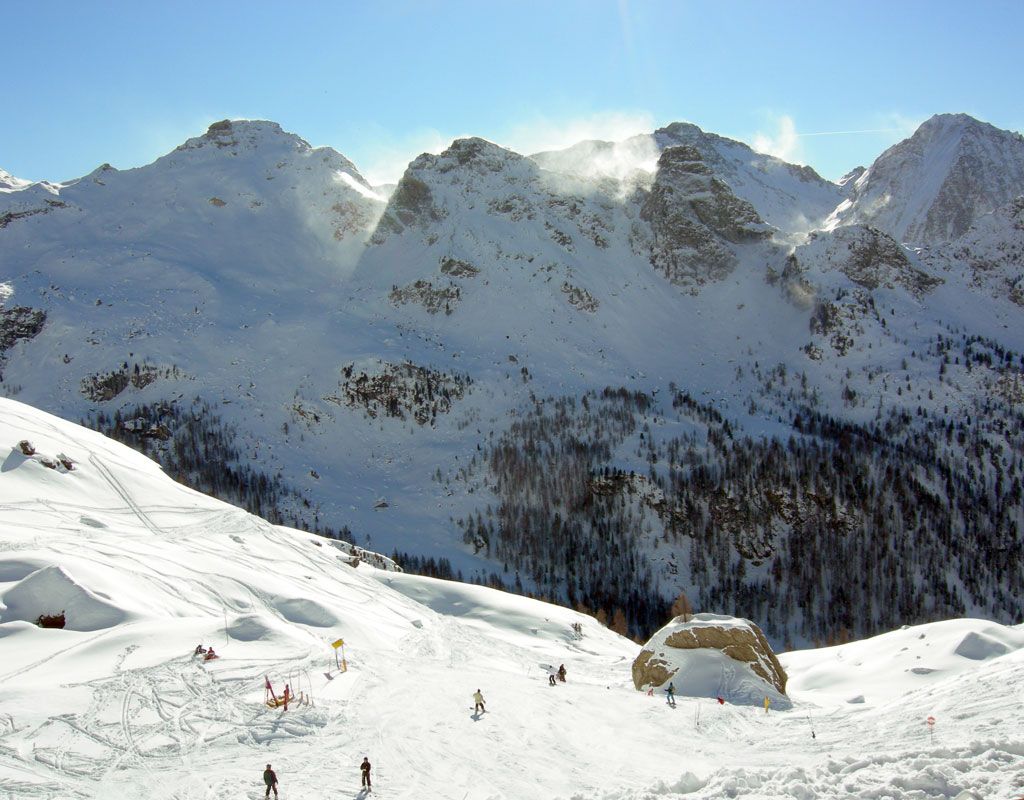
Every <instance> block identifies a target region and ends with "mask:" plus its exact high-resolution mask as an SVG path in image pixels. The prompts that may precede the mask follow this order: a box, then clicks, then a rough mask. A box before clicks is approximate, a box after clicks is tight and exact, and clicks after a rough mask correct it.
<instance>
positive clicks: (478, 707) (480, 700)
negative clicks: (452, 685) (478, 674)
mask: <svg viewBox="0 0 1024 800" xmlns="http://www.w3.org/2000/svg"><path fill="white" fill-rule="evenodd" d="M473 702H474V703H475V705H474V706H473V713H474V714H475V713H476V712H477V711H484V712H486V711H487V709H486V708H484V696H483V695H482V694H480V690H479V689H477V690H476V691H475V692H474V693H473Z"/></svg>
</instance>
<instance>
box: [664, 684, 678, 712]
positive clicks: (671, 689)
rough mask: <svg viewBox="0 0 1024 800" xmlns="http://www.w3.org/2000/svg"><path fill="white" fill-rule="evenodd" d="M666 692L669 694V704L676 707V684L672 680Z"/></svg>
mask: <svg viewBox="0 0 1024 800" xmlns="http://www.w3.org/2000/svg"><path fill="white" fill-rule="evenodd" d="M665 694H666V695H668V697H667V698H666V700H667V701H668V704H669V705H670V706H673V707H674V706H675V704H676V685H675V684H674V683H672V682H671V681H670V682H669V684H668V688H667V689H666V690H665Z"/></svg>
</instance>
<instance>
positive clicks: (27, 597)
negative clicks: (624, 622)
mask: <svg viewBox="0 0 1024 800" xmlns="http://www.w3.org/2000/svg"><path fill="white" fill-rule="evenodd" d="M0 437H2V438H0V602H2V606H0V686H2V693H0V798H5V799H6V798H19V799H20V798H27V799H31V800H37V799H39V800H41V799H42V798H48V799H49V798H53V799H56V798H62V799H63V798H101V797H102V798H147V799H148V798H168V799H170V798H175V800H186V799H189V800H192V799H198V798H204V799H206V800H213V799H214V798H217V799H218V800H222V799H225V800H226V799H228V798H230V799H231V800H234V799H235V798H238V799H239V800H241V798H249V797H261V796H262V795H263V787H262V780H261V773H262V770H263V767H264V765H265V764H266V763H268V762H269V763H272V764H273V766H274V769H275V770H276V771H277V774H278V776H279V778H280V781H281V785H280V789H281V797H282V798H284V799H285V800H292V799H293V798H294V799H295V800H297V799H298V798H327V797H342V798H345V797H360V796H361V793H360V790H359V771H358V765H359V762H360V761H361V760H362V758H363V756H364V755H366V756H368V757H369V758H370V761H371V762H372V763H373V767H374V770H373V776H374V792H373V794H374V795H375V796H378V797H385V798H456V799H457V800H459V799H461V800H469V799H470V798H477V800H485V799H487V800H519V799H520V798H524V799H525V798H534V797H545V798H565V799H566V800H569V799H570V798H572V799H573V800H583V798H588V799H589V798H602V800H627V799H628V800H639V799H640V798H665V799H666V800H672V799H673V798H694V799H696V798H718V797H738V798H750V799H751V800H753V799H754V798H782V797H787V798H789V797H792V798H803V799H804V800H810V799H811V798H837V797H850V798H900V799H901V800H904V799H905V800H909V799H910V798H914V799H915V800H918V799H919V798H959V800H966V798H1003V797H1005V798H1010V797H1017V796H1019V795H1021V794H1024V759H1022V756H1024V736H1021V734H1020V732H1019V724H1018V723H1019V708H1020V704H1021V701H1022V700H1024V649H1022V647H1024V628H1022V627H1021V626H1016V627H1005V626H1001V625H998V624H995V623H991V622H986V621H984V620H950V621H946V622H940V623H933V624H931V625H925V626H919V627H915V628H906V629H903V630H899V631H893V632H891V633H888V634H884V635H882V636H878V637H875V638H874V639H871V640H866V641H861V642H854V643H850V644H846V645H842V646H839V647H832V648H826V649H821V650H806V651H799V652H794V653H789V654H784V655H783V656H782V661H783V664H784V665H785V667H786V669H787V670H788V672H789V676H790V683H789V687H790V698H791V700H792V702H793V707H792V709H790V710H786V711H774V710H773V711H771V712H769V713H767V714H766V713H765V712H764V711H763V709H762V708H760V707H756V706H736V705H731V704H727V705H719V704H718V703H717V702H716V701H715V700H714V699H713V698H701V697H683V696H680V697H679V699H678V701H677V707H676V708H674V709H673V708H670V707H669V706H668V705H667V704H666V703H665V701H664V695H663V694H656V696H655V697H647V696H646V695H644V694H642V693H640V692H637V691H636V690H635V689H634V688H633V685H632V681H631V678H630V665H631V663H632V660H633V658H634V657H635V656H636V654H637V653H638V652H639V646H638V645H636V644H635V643H633V642H631V641H629V640H627V639H623V638H621V637H619V636H617V635H616V634H614V633H612V632H611V631H609V630H607V629H606V628H603V627H602V626H600V625H599V624H598V623H597V622H596V621H595V620H593V619H592V618H589V617H586V616H583V615H579V614H577V613H575V612H573V611H571V610H568V609H564V608H560V607H557V606H554V605H550V604H546V603H542V602H539V601H534V600H530V599H527V598H522V597H517V596H513V595H509V594H505V593H502V592H496V591H493V590H490V589H486V588H483V587H478V586H470V585H463V584H458V583H452V582H446V581H439V580H434V579H429V578H422V577H417V576H411V575H406V574H403V573H400V572H396V571H393V570H388V569H377V568H375V567H373V566H370V565H369V564H368V563H367V562H366V561H363V563H360V564H359V565H358V566H355V567H353V566H352V565H351V562H352V560H353V559H352V552H351V548H349V547H347V546H345V545H343V544H341V543H333V542H330V541H327V540H323V539H318V538H317V537H314V536H311V535H309V534H306V533H303V532H300V531H295V530H291V529H286V528H281V527H275V526H273V525H270V524H268V523H266V522H265V521H263V520H260V519H258V518H255V517H253V516H251V515H249V514H246V513H245V512H243V511H241V510H238V509H235V508H233V507H231V506H228V505H225V504H223V503H221V502H219V501H216V500H214V499H211V498H209V497H206V496H204V495H201V494H198V493H196V492H194V491H192V490H189V489H187V488H185V487H183V486H180V485H178V484H176V483H173V482H172V481H170V480H169V479H168V478H166V477H165V476H164V475H163V474H162V473H161V472H160V470H159V468H158V467H156V465H155V464H153V463H152V462H150V461H148V460H147V459H145V458H144V457H142V456H141V455H139V454H137V453H135V452H133V451H131V450H128V449H127V448H124V447H122V446H121V445H119V444H117V443H114V442H111V441H109V440H106V439H104V438H103V437H102V436H100V435H99V434H96V433H94V432H91V431H87V430H85V429H83V428H80V427H78V426H76V425H73V424H71V423H68V422H65V421H62V420H59V419H57V418H55V417H52V416H50V415H47V414H45V413H43V412H40V411H37V410H35V409H32V408H30V407H29V406H26V405H23V404H20V403H18V402H15V401H11V400H0ZM22 440H27V441H29V442H30V443H31V444H32V446H33V447H34V448H35V451H36V452H35V454H33V455H24V454H23V453H22V450H21V448H20V447H18V443H19V442H20V441H22ZM58 456H62V457H63V459H64V460H70V463H71V464H72V469H71V470H70V471H67V470H66V469H65V468H64V467H63V466H60V465H59V462H58V461H57V460H56V459H57V457H58ZM44 459H46V460H49V461H50V462H51V463H54V464H55V465H57V466H56V468H49V467H47V466H45V465H44V464H43V463H42V462H43V460H44ZM381 563H384V564H385V565H386V562H381ZM708 610H710V611H713V609H708ZM59 611H64V612H65V615H66V621H67V626H66V628H65V629H64V630H52V629H42V628H39V627H37V626H36V625H35V624H33V622H32V620H34V619H35V618H36V616H38V614H40V613H56V612H59ZM574 622H579V623H581V624H582V631H583V635H582V638H579V637H576V636H574V635H573V631H572V628H571V625H572V623H574ZM339 638H342V639H344V641H345V651H344V652H345V658H346V661H347V665H348V669H347V671H344V672H339V671H338V670H337V669H335V668H334V663H335V662H334V658H335V656H334V651H333V650H332V649H331V647H330V643H331V642H333V641H335V640H337V639H339ZM198 643H203V644H206V645H212V646H214V647H215V648H216V649H217V652H218V653H219V654H220V658H219V659H217V660H214V661H210V662H202V661H200V660H199V659H198V658H197V657H194V656H193V655H192V653H193V650H194V648H195V646H196V645H197V644H198ZM548 664H551V665H555V666H557V665H558V664H565V666H566V669H567V671H568V682H567V683H565V684H559V685H558V686H556V687H550V686H549V685H548V683H547V677H546V670H545V668H544V666H542V665H548ZM267 679H269V680H270V681H271V682H272V684H273V685H274V686H275V688H276V689H277V690H278V691H280V690H281V688H282V686H283V684H284V683H286V682H288V683H290V685H291V686H292V688H293V690H294V691H296V692H302V693H304V694H305V695H307V696H308V697H310V698H311V702H310V703H309V704H299V705H292V706H291V707H290V708H289V709H288V710H287V711H284V710H282V709H271V708H269V707H267V706H266V705H264V704H263V698H264V681H265V680H267ZM478 688H479V689H480V690H481V691H482V693H483V695H484V697H485V698H486V701H487V712H486V713H484V714H481V715H476V714H474V712H473V708H472V706H473V701H472V697H471V696H472V693H473V692H474V691H475V690H476V689H478ZM929 717H933V718H934V720H935V722H934V725H933V726H932V727H931V728H929V726H928V725H927V724H926V722H927V719H928V718H929Z"/></svg>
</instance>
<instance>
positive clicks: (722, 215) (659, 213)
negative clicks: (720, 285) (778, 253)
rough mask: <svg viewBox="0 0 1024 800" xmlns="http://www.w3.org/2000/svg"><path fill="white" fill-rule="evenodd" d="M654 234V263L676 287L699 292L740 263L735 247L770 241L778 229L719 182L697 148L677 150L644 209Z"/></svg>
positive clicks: (663, 162)
mask: <svg viewBox="0 0 1024 800" xmlns="http://www.w3.org/2000/svg"><path fill="white" fill-rule="evenodd" d="M640 217H641V219H643V220H645V221H647V222H648V223H649V224H650V226H651V231H652V233H653V234H654V243H653V245H652V246H651V250H650V259H651V263H652V264H653V265H654V266H655V267H656V268H657V269H659V270H661V271H662V272H664V273H665V276H666V277H667V278H668V279H669V280H670V281H672V282H673V283H676V284H679V285H682V286H688V287H699V286H702V285H703V284H705V283H708V282H711V281H719V280H722V279H723V278H725V277H727V276H728V275H729V273H731V272H732V270H733V269H734V268H735V266H736V264H737V263H738V259H737V256H736V252H735V250H734V249H733V247H731V246H730V245H738V244H745V243H750V242H758V241H764V240H766V239H769V238H771V235H772V229H771V227H770V226H768V225H767V224H765V222H764V221H763V220H762V219H761V218H760V217H759V216H758V214H757V211H755V210H754V207H753V206H752V205H750V203H747V202H746V201H744V200H740V199H739V198H738V197H736V195H735V194H733V193H732V191H731V190H730V189H729V187H728V185H726V184H725V183H724V182H723V181H722V180H720V179H719V178H717V177H715V176H714V175H713V174H712V172H711V169H710V167H708V166H707V164H705V163H704V160H703V159H702V158H701V154H700V152H699V151H698V150H697V149H696V148H695V147H690V146H682V147H672V148H669V149H668V150H666V151H665V152H663V153H662V154H661V158H659V159H658V174H657V177H656V178H655V181H654V185H653V186H652V187H651V191H650V193H649V194H648V195H647V197H646V199H645V200H644V202H643V205H642V206H641V209H640Z"/></svg>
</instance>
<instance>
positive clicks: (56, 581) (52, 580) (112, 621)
mask: <svg viewBox="0 0 1024 800" xmlns="http://www.w3.org/2000/svg"><path fill="white" fill-rule="evenodd" d="M3 602H4V604H5V605H6V606H7V608H6V609H4V611H3V612H2V615H0V622H11V621H13V620H22V621H25V622H35V621H36V620H37V619H38V618H39V617H40V616H41V615H43V614H46V615H54V614H60V613H62V612H63V613H64V615H65V620H66V621H65V625H64V627H65V628H66V629H68V630H73V631H96V630H101V629H103V628H112V627H114V626H115V625H119V624H120V623H122V622H124V621H125V619H126V615H125V613H124V612H123V611H122V610H121V609H119V608H117V607H116V606H113V605H111V604H110V603H107V602H105V601H104V600H102V599H101V598H100V597H98V596H97V595H96V594H95V593H93V592H91V591H89V589H87V588H86V587H84V586H82V585H81V584H80V583H78V581H76V580H75V579H74V578H73V577H72V576H71V575H70V574H69V573H68V572H66V571H65V570H64V569H63V568H62V567H58V566H53V565H51V566H47V567H43V568H42V569H39V570H36V571H35V572H33V573H32V574H31V575H29V576H28V577H26V578H24V579H22V580H20V581H18V583H17V584H16V585H15V586H14V587H13V588H11V589H8V590H7V591H6V592H4V595H3Z"/></svg>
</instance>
